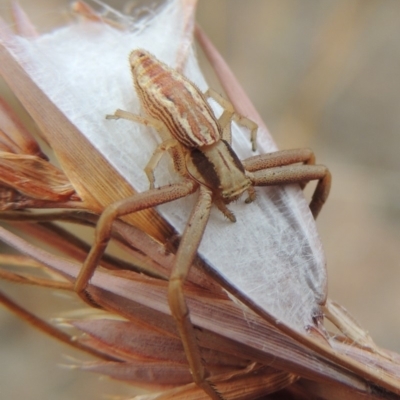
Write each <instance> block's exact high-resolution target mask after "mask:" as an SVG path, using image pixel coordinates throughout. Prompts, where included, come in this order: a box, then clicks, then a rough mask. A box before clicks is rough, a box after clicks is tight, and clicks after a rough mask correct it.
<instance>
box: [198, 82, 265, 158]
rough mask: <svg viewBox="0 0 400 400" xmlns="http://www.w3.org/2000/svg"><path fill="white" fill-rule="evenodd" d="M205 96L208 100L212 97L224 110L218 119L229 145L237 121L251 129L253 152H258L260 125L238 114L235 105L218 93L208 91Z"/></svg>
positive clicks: (223, 136) (223, 135)
mask: <svg viewBox="0 0 400 400" xmlns="http://www.w3.org/2000/svg"><path fill="white" fill-rule="evenodd" d="M204 95H205V97H206V98H209V97H211V98H212V99H213V100H215V101H216V102H217V103H218V104H219V105H220V106H221V107H222V108H223V109H224V112H223V113H222V115H221V116H220V117H219V119H218V122H219V123H220V125H221V127H222V130H223V133H222V139H224V140H226V141H227V142H228V143H229V144H232V133H231V122H232V121H235V122H236V123H237V124H239V125H242V126H244V127H245V128H247V129H249V131H250V141H251V147H252V150H253V151H256V149H257V129H258V125H257V124H256V123H255V122H254V121H252V120H251V119H248V118H247V117H245V116H243V115H240V114H238V113H237V112H236V111H235V108H234V107H233V105H232V104H231V103H230V102H229V101H228V100H226V99H224V98H223V97H222V96H221V95H220V94H219V93H217V92H216V91H214V90H212V89H208V90H207V91H206V92H205V94H204Z"/></svg>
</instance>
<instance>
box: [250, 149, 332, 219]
mask: <svg viewBox="0 0 400 400" xmlns="http://www.w3.org/2000/svg"><path fill="white" fill-rule="evenodd" d="M311 154H312V153H311ZM296 162H305V164H303V165H298V164H295V165H287V164H290V163H296ZM313 163H314V157H313V155H312V156H310V150H308V149H300V150H287V151H283V152H276V153H272V154H264V155H261V156H255V157H250V158H248V159H247V160H244V161H243V166H244V167H245V169H246V170H247V171H248V174H249V177H250V179H251V180H252V182H253V184H254V185H255V186H274V185H287V184H291V183H298V184H300V185H301V187H304V185H305V184H306V183H307V182H309V181H312V180H318V184H317V187H316V188H315V191H314V194H313V196H312V199H311V202H310V210H311V213H312V215H313V216H314V218H317V216H318V214H319V212H320V211H321V208H322V206H323V205H324V203H325V202H326V200H327V198H328V195H329V191H330V187H331V181H332V176H331V173H330V172H329V170H328V168H326V167H325V166H324V165H314V164H313Z"/></svg>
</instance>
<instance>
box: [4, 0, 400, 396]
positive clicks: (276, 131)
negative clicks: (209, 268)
mask: <svg viewBox="0 0 400 400" xmlns="http://www.w3.org/2000/svg"><path fill="white" fill-rule="evenodd" d="M21 3H22V4H23V5H24V7H25V9H26V10H27V12H28V14H29V15H31V16H32V19H33V20H34V21H35V22H36V23H37V25H38V26H39V27H40V28H39V29H40V30H41V31H46V30H47V29H49V28H50V27H52V26H54V25H57V24H58V23H59V22H58V18H59V15H58V13H60V12H61V20H63V19H64V16H65V13H64V14H63V12H64V11H63V10H65V9H66V4H67V2H66V1H65V0H62V1H61V0H59V1H58V2H57V1H56V0H47V1H45V0H41V1H35V2H31V1H29V0H24V1H21ZM109 3H110V4H113V3H117V2H111V1H110V2H109ZM121 4H123V2H121V1H119V2H118V6H119V5H121ZM8 7H9V6H8V1H5V0H0V13H1V15H3V16H4V15H5V14H6V13H7V12H8ZM63 15H64V16H63ZM399 20H400V2H399V1H397V0H320V1H316V0H302V1H298V0H247V1H243V0H201V1H200V2H199V8H198V21H199V23H200V25H201V26H202V27H203V29H204V30H205V31H206V32H207V33H208V35H209V36H210V38H211V40H212V41H213V42H214V43H215V45H216V46H217V48H218V49H219V50H220V52H221V53H222V55H223V56H224V57H225V59H226V60H227V62H228V64H229V65H230V66H231V68H232V70H233V71H234V72H235V74H236V76H237V77H238V79H239V81H240V82H241V83H242V84H243V86H244V88H245V89H246V91H247V93H248V95H249V97H250V98H251V99H252V100H253V102H254V104H255V106H256V108H257V109H258V111H259V112H260V114H261V115H262V117H263V119H264V121H265V122H266V124H267V126H268V127H269V129H270V131H271V133H272V135H273V136H274V138H275V140H276V142H277V143H278V145H279V147H280V148H282V149H286V148H295V147H311V148H313V149H314V151H315V153H316V155H317V161H318V162H320V163H323V164H325V165H327V166H329V168H330V170H331V172H332V174H333V187H332V192H331V195H330V198H329V201H328V203H327V205H326V206H325V208H324V209H323V211H322V213H321V215H320V217H319V220H318V228H319V232H320V234H321V238H322V242H323V244H324V247H325V251H326V256H327V261H328V271H329V296H330V298H332V299H333V300H336V301H338V302H339V303H340V304H342V305H343V306H345V307H346V308H347V309H348V310H349V311H350V312H351V313H352V314H353V315H354V316H355V317H356V319H357V320H358V321H359V322H360V323H361V325H362V326H363V327H364V328H365V329H366V330H368V331H369V332H370V334H371V336H372V337H373V338H374V339H375V341H376V342H377V343H378V344H379V345H381V346H384V347H387V348H389V349H392V350H395V351H397V352H400V339H399V338H400V313H399V306H400V293H399V292H400V290H399V283H400V261H399V258H400V156H399V152H400V134H399V130H400V44H399V43H400V40H399V38H400V24H399ZM1 287H2V289H3V288H4V290H6V291H7V292H8V293H10V294H14V293H15V292H16V291H15V286H13V285H6V284H3V283H1ZM38 292H39V291H37V290H36V291H35V290H33V289H32V290H28V291H26V288H24V298H21V297H20V300H21V301H22V300H24V301H28V302H29V304H31V305H32V308H34V307H35V305H36V307H40V308H41V309H42V312H43V315H44V316H46V317H54V316H55V315H56V314H55V313H56V310H57V307H58V300H57V298H55V299H54V298H52V299H51V300H50V301H49V297H48V296H47V297H45V296H43V295H40V294H38ZM17 298H18V297H17ZM61 302H62V301H61ZM49 303H50V304H49ZM0 352H1V353H0V354H1V358H0V360H1V361H0V362H1V364H2V367H1V370H2V372H1V374H0V391H1V393H2V395H1V397H2V398H11V397H12V398H15V399H20V398H21V399H22V398H24V399H28V400H30V399H57V400H58V399H71V398H85V399H95V398H100V396H101V395H102V394H103V393H105V394H120V395H122V394H124V393H125V394H127V393H129V388H127V387H124V386H123V385H120V384H117V383H110V382H109V381H107V380H106V381H102V380H99V378H98V377H97V376H95V375H90V374H89V373H87V374H83V376H82V374H79V373H77V372H74V371H64V370H62V369H60V368H58V367H57V365H58V364H61V363H64V362H65V363H67V362H66V360H65V359H64V358H63V357H62V356H61V355H60V354H68V355H71V354H72V355H73V356H75V357H78V358H79V356H80V355H79V354H78V353H76V354H75V353H73V352H72V351H71V350H70V349H68V348H65V347H64V346H62V345H59V344H58V343H55V342H53V341H50V340H48V339H47V338H45V337H43V336H42V335H41V334H40V333H37V332H35V331H33V330H32V329H30V328H29V327H26V325H25V324H23V323H22V322H20V321H18V320H17V319H16V318H15V317H14V316H12V315H10V314H9V313H8V311H5V310H3V309H0Z"/></svg>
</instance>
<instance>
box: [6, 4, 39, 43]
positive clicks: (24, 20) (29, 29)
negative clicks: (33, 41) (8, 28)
mask: <svg viewBox="0 0 400 400" xmlns="http://www.w3.org/2000/svg"><path fill="white" fill-rule="evenodd" d="M11 11H12V16H13V19H14V22H15V30H16V32H17V33H18V34H19V35H20V36H24V37H26V38H35V37H37V36H39V34H38V32H37V30H36V28H35V26H34V25H33V23H32V21H31V20H30V19H29V17H28V15H27V14H26V13H25V11H24V10H23V8H22V7H21V5H20V4H19V2H18V1H13V2H12V3H11Z"/></svg>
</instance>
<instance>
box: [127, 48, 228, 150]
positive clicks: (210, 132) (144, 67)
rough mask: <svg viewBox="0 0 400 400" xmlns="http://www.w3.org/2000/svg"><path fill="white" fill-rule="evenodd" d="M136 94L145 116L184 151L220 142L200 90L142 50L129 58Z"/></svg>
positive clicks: (134, 52)
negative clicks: (161, 128)
mask: <svg viewBox="0 0 400 400" xmlns="http://www.w3.org/2000/svg"><path fill="white" fill-rule="evenodd" d="M130 62H131V67H132V75H133V79H134V83H135V88H136V91H137V94H138V96H139V98H140V101H141V104H142V106H143V108H144V110H145V112H146V113H147V114H148V115H149V116H151V117H152V118H154V119H157V120H158V121H161V122H162V123H163V124H164V125H165V126H166V128H167V129H168V131H169V132H170V134H171V135H172V136H173V137H174V138H175V139H176V140H178V141H179V142H180V143H182V144H183V145H184V146H186V147H201V146H207V145H210V144H213V143H215V142H217V141H218V140H220V139H221V134H222V132H221V128H220V126H219V124H218V122H217V120H216V118H215V116H214V114H213V112H212V110H211V107H210V106H209V104H208V103H207V101H206V99H205V97H204V95H203V94H202V93H201V92H200V90H199V89H198V88H197V87H196V86H195V85H194V84H193V83H191V82H190V81H189V80H187V79H186V78H185V77H184V76H183V75H181V74H179V73H178V72H176V71H175V70H173V69H171V68H169V67H168V66H167V65H165V64H163V63H160V62H159V61H158V60H157V59H155V58H154V57H153V56H152V55H151V54H149V53H147V52H146V51H144V50H134V51H133V52H132V53H131V55H130Z"/></svg>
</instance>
